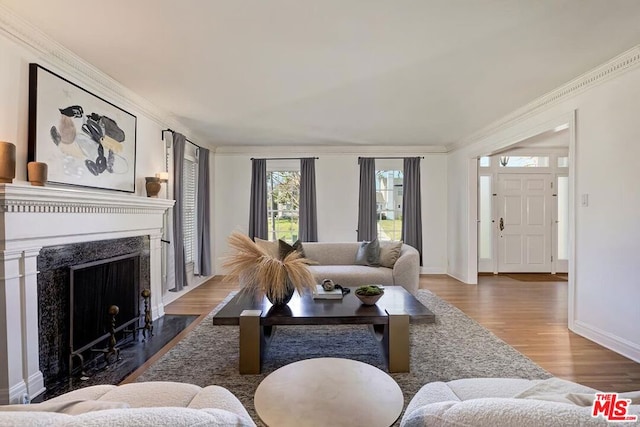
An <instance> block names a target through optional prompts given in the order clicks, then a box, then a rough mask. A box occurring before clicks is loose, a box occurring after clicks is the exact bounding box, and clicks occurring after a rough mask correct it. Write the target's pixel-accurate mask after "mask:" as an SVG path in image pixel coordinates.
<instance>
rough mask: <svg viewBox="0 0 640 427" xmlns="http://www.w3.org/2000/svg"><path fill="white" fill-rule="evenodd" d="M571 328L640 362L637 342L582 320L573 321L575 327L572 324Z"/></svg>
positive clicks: (639, 346) (639, 348)
mask: <svg viewBox="0 0 640 427" xmlns="http://www.w3.org/2000/svg"><path fill="white" fill-rule="evenodd" d="M569 329H571V330H572V331H573V332H575V333H576V334H578V335H580V336H582V337H584V338H586V339H588V340H590V341H593V342H595V343H596V344H600V345H601V346H603V347H606V348H608V349H609V350H611V351H615V352H616V353H618V354H621V355H622V356H624V357H627V358H629V359H631V360H633V361H634V362H638V363H640V345H638V344H636V343H633V342H631V341H629V340H626V339H624V338H622V337H619V336H617V335H614V334H611V333H609V332H607V331H603V330H602V329H600V328H597V327H595V326H591V325H589V324H588V323H585V322H582V321H580V320H575V321H574V322H573V327H571V326H570V327H569Z"/></svg>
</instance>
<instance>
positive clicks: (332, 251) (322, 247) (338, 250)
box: [302, 242, 360, 265]
mask: <svg viewBox="0 0 640 427" xmlns="http://www.w3.org/2000/svg"><path fill="white" fill-rule="evenodd" d="M302 247H303V249H304V253H305V254H306V258H308V259H310V260H312V261H315V262H317V263H318V264H321V265H353V261H354V260H355V258H356V252H358V247H360V244H359V243H358V242H339V243H328V242H304V243H303V244H302Z"/></svg>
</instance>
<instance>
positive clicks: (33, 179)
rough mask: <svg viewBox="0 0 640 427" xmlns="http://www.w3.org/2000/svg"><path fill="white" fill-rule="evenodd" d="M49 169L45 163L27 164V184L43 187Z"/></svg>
mask: <svg viewBox="0 0 640 427" xmlns="http://www.w3.org/2000/svg"><path fill="white" fill-rule="evenodd" d="M48 172H49V167H48V166H47V164H46V163H42V162H29V163H27V174H28V175H29V182H30V183H31V185H35V186H38V187H42V186H44V183H45V182H47V174H48Z"/></svg>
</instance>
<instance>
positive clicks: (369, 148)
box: [215, 145, 447, 157]
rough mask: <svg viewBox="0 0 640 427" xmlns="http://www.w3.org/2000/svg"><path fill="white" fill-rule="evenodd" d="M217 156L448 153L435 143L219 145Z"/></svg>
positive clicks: (414, 154)
mask: <svg viewBox="0 0 640 427" xmlns="http://www.w3.org/2000/svg"><path fill="white" fill-rule="evenodd" d="M215 153H216V156H242V155H246V156H259V155H264V156H265V157H269V156H278V157H304V156H317V155H321V154H324V155H345V156H348V155H354V156H363V155H370V156H374V155H379V156H411V155H413V156H417V155H422V154H446V153H447V149H446V147H444V146H435V145H405V146H380V147H378V146H373V145H363V146H352V145H348V146H343V145H340V146H333V145H309V146H301V145H296V146H249V145H242V146H231V145H228V146H219V147H217V148H216V151H215Z"/></svg>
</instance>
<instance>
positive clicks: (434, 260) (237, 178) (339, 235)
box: [214, 147, 447, 274]
mask: <svg viewBox="0 0 640 427" xmlns="http://www.w3.org/2000/svg"><path fill="white" fill-rule="evenodd" d="M362 155H363V156H369V155H370V154H367V149H366V148H363V153H362ZM394 155H395V156H403V155H407V156H409V155H424V156H425V158H424V159H423V160H422V162H421V165H422V168H421V181H422V228H423V243H422V244H423V269H422V271H423V272H424V273H444V272H445V271H446V247H447V242H446V218H447V210H446V187H445V184H444V183H445V181H446V168H447V165H446V156H445V155H443V154H420V153H417V154H416V153H408V154H403V153H400V154H394ZM292 156H307V157H309V156H318V157H319V159H318V160H316V191H317V204H318V239H319V240H320V241H325V242H329V241H336V242H337V241H356V229H357V228H358V227H357V226H358V186H359V179H360V169H359V166H358V155H356V154H343V153H340V148H335V151H333V152H332V151H331V149H330V148H327V147H324V148H323V150H322V152H321V153H318V152H313V151H309V152H306V153H305V152H295V153H293V154H290V155H282V157H292ZM371 156H372V157H375V155H371ZM251 157H270V156H268V155H265V154H264V153H263V152H254V153H252V152H251V149H250V148H248V149H247V153H246V154H224V153H218V154H216V156H215V172H216V173H215V183H216V186H215V194H214V196H215V198H214V205H215V206H216V208H215V213H214V217H215V218H216V221H215V233H214V234H215V236H214V241H215V251H216V254H217V255H218V256H221V255H222V256H223V255H224V254H225V252H227V244H226V239H227V237H228V236H229V234H230V233H231V231H233V230H240V231H243V232H245V233H246V232H247V231H248V224H249V198H250V193H251V161H250V158H251ZM276 157H281V155H280V154H278V155H277V156H276ZM216 274H223V272H222V271H221V269H220V260H219V259H218V263H217V269H216Z"/></svg>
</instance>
